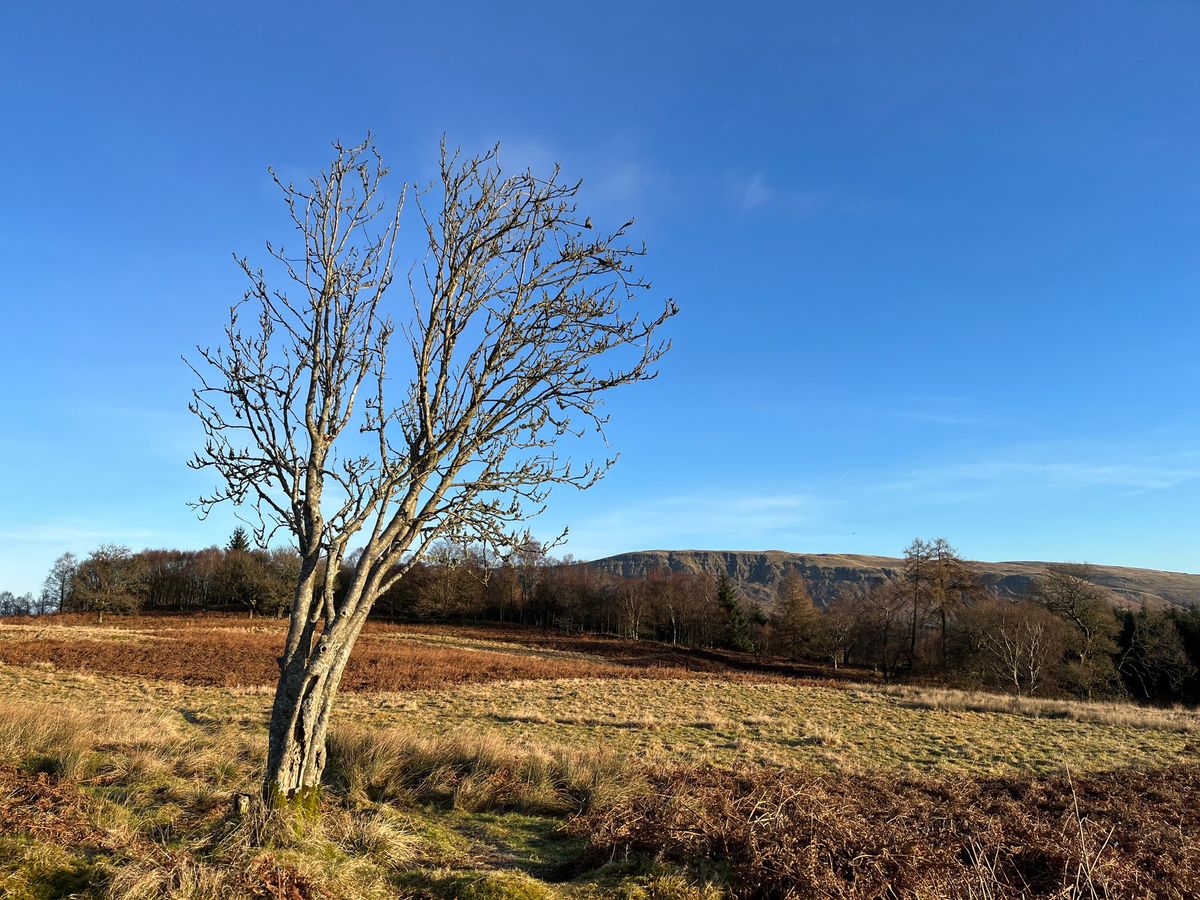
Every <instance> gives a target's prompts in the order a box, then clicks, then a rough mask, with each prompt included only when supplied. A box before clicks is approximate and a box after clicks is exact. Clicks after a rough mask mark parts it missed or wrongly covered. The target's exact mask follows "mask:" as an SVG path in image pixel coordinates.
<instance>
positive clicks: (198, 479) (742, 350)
mask: <svg viewBox="0 0 1200 900" xmlns="http://www.w3.org/2000/svg"><path fill="white" fill-rule="evenodd" d="M434 6H435V5H434V4H400V3H355V2H348V3H344V4H337V5H333V4H323V5H309V4H303V3H291V4H274V5H273V4H268V3H261V4H260V3H253V4H246V3H241V4H224V3H203V4H201V3H196V4H187V5H183V4H168V3H144V4H130V3H113V4H105V5H104V8H103V10H101V9H100V5H98V4H84V3H79V4H74V5H72V4H57V5H55V4H45V3H10V4H5V5H4V8H3V11H0V113H2V114H3V122H4V126H5V127H4V138H5V139H4V140H3V141H2V142H0V171H3V172H4V173H5V176H6V177H5V179H4V182H5V184H4V202H3V203H0V266H2V268H3V272H4V279H3V282H2V283H0V304H2V307H3V311H4V322H5V332H6V335H7V338H8V339H7V341H6V342H5V343H6V348H5V352H4V353H3V354H0V377H2V378H3V384H4V386H5V390H4V393H3V400H2V401H0V403H2V404H3V405H2V406H0V410H2V413H3V420H2V421H3V430H2V432H0V471H3V473H4V474H3V495H2V498H0V537H2V538H3V540H2V541H0V588H7V589H11V590H15V591H18V592H23V591H26V590H35V589H36V588H37V587H38V585H40V583H41V580H42V577H43V576H44V574H45V571H46V570H47V569H48V567H49V565H50V563H51V561H52V560H53V559H54V558H55V557H56V556H58V555H59V554H60V553H62V552H64V551H66V550H72V551H74V552H76V553H80V554H84V553H86V552H87V551H88V550H90V549H91V548H93V547H94V546H95V545H96V544H98V543H100V542H117V543H123V544H127V545H129V546H131V547H133V548H135V549H136V548H140V547H145V546H180V547H199V546H206V545H209V544H213V543H221V542H223V541H224V540H225V539H226V537H227V535H228V532H229V531H230V529H231V528H232V527H233V525H234V524H235V520H234V518H233V515H232V512H231V511H227V512H225V513H220V514H215V515H214V516H213V517H212V518H211V519H210V520H209V521H207V522H200V521H198V520H197V519H196V517H195V515H194V514H193V513H192V512H191V511H190V510H189V509H188V507H187V505H186V504H187V501H188V500H189V499H192V498H194V497H195V496H197V495H198V494H199V493H201V492H202V491H203V490H204V489H205V488H206V486H207V484H208V481H207V477H208V476H205V475H201V474H197V473H194V472H191V471H190V470H188V469H187V468H186V466H185V460H186V459H187V457H188V456H189V454H190V452H191V451H192V450H193V449H194V448H195V447H197V446H198V445H199V440H200V439H199V432H198V428H197V426H196V425H195V423H194V422H193V421H191V419H190V417H189V414H188V413H187V410H186V403H187V398H188V391H189V389H190V387H191V375H190V373H189V372H188V371H187V369H186V368H185V367H184V365H183V363H182V362H181V360H180V356H181V355H182V354H185V353H187V352H188V351H189V350H190V349H191V348H192V347H193V346H194V345H195V344H197V343H211V342H215V341H216V340H217V339H218V338H219V335H220V327H221V323H222V318H223V316H224V315H225V312H226V310H227V309H228V306H229V304H230V303H232V302H233V301H235V300H236V299H237V298H238V297H239V296H240V292H241V290H242V285H241V281H240V278H239V274H238V272H237V270H236V269H235V267H234V265H233V263H232V260H231V253H232V252H233V251H235V250H236V251H238V252H239V253H247V254H250V255H251V256H252V257H254V256H255V255H256V254H258V255H259V256H261V254H262V249H261V248H262V243H263V241H264V240H265V239H268V238H278V237H280V236H283V235H286V228H285V218H284V211H283V209H282V207H281V205H280V203H279V201H278V199H277V197H276V195H275V194H274V193H273V189H272V188H271V186H270V183H269V181H268V179H267V176H266V171H265V169H266V166H267V165H268V164H271V165H274V166H275V167H276V168H277V169H279V170H280V171H281V172H283V173H284V174H285V176H292V177H303V176H306V175H308V174H310V173H312V172H314V171H316V170H317V169H318V168H319V167H320V166H321V165H322V164H323V163H325V162H326V159H327V156H328V148H329V143H330V141H331V140H333V139H334V138H338V137H340V138H343V139H345V140H354V139H356V138H359V137H360V136H361V135H362V134H363V133H364V132H365V131H366V130H367V129H371V130H372V131H373V132H374V133H375V135H376V138H377V141H378V143H379V146H380V147H381V149H382V150H383V152H384V153H385V155H386V157H387V159H388V161H389V163H390V164H391V165H392V167H393V169H394V170H395V172H396V173H397V176H398V177H399V178H409V179H424V178H428V177H429V176H430V174H431V173H432V168H431V163H432V160H433V158H434V153H435V149H436V142H437V139H438V137H439V135H440V134H441V133H442V132H445V133H446V134H447V135H448V137H449V139H450V140H451V141H452V142H454V143H458V144H461V145H463V146H464V147H465V148H467V149H470V150H478V149H482V148H483V147H485V146H486V145H488V144H490V143H491V142H493V141H496V140H499V141H502V142H503V144H504V150H503V153H504V158H505V159H506V160H509V161H511V162H513V163H515V164H520V165H525V164H532V165H534V166H538V167H541V166H544V165H547V164H548V163H549V162H550V161H553V160H556V159H557V160H560V161H561V162H562V163H563V165H564V167H565V170H566V172H567V173H568V174H570V175H574V176H578V177H581V178H583V179H584V180H585V191H586V194H585V198H586V199H585V201H584V206H585V207H586V208H587V209H589V210H594V211H595V213H596V215H598V216H601V217H615V216H618V215H634V216H636V217H637V231H638V234H639V235H641V236H644V237H645V239H646V240H647V242H648V243H649V247H650V255H649V257H648V258H647V260H646V266H645V268H644V271H645V272H646V273H647V274H648V275H649V276H650V277H651V278H652V279H653V281H654V284H655V290H656V292H657V293H658V294H659V295H661V296H666V295H671V296H674V297H675V298H676V299H677V300H678V302H679V304H680V306H681V308H682V312H681V314H680V315H679V316H678V317H677V318H676V319H675V320H674V321H673V322H672V323H671V328H670V331H671V335H670V336H671V337H672V338H673V340H674V343H675V348H674V350H673V352H672V353H671V355H670V356H669V357H668V359H667V360H666V361H665V362H664V365H663V373H662V377H661V378H660V379H659V380H658V381H656V382H654V383H652V384H649V385H642V386H639V387H637V388H634V389H631V390H629V391H627V392H625V393H624V394H620V395H618V396H615V397H613V399H612V401H611V403H610V412H611V413H612V417H613V422H612V427H611V429H610V438H611V441H612V443H613V445H614V447H615V448H616V449H618V450H620V451H621V452H622V459H621V461H620V463H619V464H618V466H617V468H616V469H615V470H614V471H613V472H612V474H611V475H610V476H609V477H608V479H606V481H605V482H603V483H601V485H599V486H598V487H596V488H594V489H593V490H591V491H590V492H587V493H583V494H578V493H575V492H566V493H560V494H558V495H556V496H555V497H554V499H553V500H552V504H551V509H550V511H549V512H548V513H547V514H546V516H545V517H544V521H543V522H542V523H541V524H540V525H539V526H538V528H539V530H540V531H541V532H543V533H545V534H549V533H551V532H553V531H555V530H556V529H557V528H559V527H560V526H561V525H563V524H569V525H570V526H571V529H572V536H571V540H570V543H569V544H568V546H567V547H566V548H565V549H566V550H569V551H571V552H573V553H575V554H576V555H577V556H581V557H592V556H597V555H603V554H608V553H614V552H619V551H623V550H632V549H643V548H650V547H709V548H744V549H761V548H779V549H786V550H795V551H803V552H860V553H880V554H889V555H894V554H897V553H899V552H900V551H901V550H902V548H903V547H904V545H905V544H906V543H907V542H908V541H909V540H910V539H911V538H912V537H914V536H916V535H923V536H934V535H944V536H946V537H948V538H949V539H950V540H951V541H952V542H953V543H955V544H956V545H957V546H958V547H959V548H960V549H961V550H962V551H963V552H964V553H965V554H966V555H968V556H970V557H973V558H977V559H993V560H994V559H1029V558H1041V559H1073V560H1091V561H1095V562H1102V563H1113V564H1128V565H1142V566H1151V567H1161V568H1169V569H1177V570H1188V571H1193V572H1195V571H1200V524H1198V521H1200V520H1198V515H1197V510H1200V391H1198V388H1200V355H1198V354H1197V335H1198V327H1200V305H1198V304H1197V290H1198V288H1200V53H1197V52H1196V51H1197V48H1198V47H1200V4H1196V3H1193V2H1170V0H1141V2H1124V3H1112V2H1096V0H1087V2H1057V3H1053V4H1047V3H1042V2H1028V3H1021V2H1010V0H1005V2H995V3H979V2H973V3H958V2H950V0H947V2H939V3H924V2H909V3H903V4H900V3H892V2H875V3H853V2H851V3H847V2H828V3H786V4H785V3H778V4H766V3H742V4H737V5H736V6H732V7H731V6H729V5H728V4H708V3H699V4H697V3H689V4H686V5H684V4H672V5H668V4H656V3H630V4H625V3H605V4H593V5H590V6H588V7H583V6H578V5H574V4H564V3H555V4H548V3H547V4H540V3H535V4H528V3H527V4H517V3H513V4H491V3H488V4H484V3H479V4H460V5H457V8H456V9H454V10H448V9H446V10H440V11H438V10H435V9H434Z"/></svg>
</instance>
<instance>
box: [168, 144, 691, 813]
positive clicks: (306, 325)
mask: <svg viewBox="0 0 1200 900" xmlns="http://www.w3.org/2000/svg"><path fill="white" fill-rule="evenodd" d="M334 148H335V155H334V158H333V160H332V162H331V163H330V165H329V166H328V168H327V169H325V170H324V171H323V172H322V173H321V174H320V175H319V176H318V177H316V178H314V179H312V180H311V182H310V183H309V184H308V185H306V186H301V187H297V186H295V185H292V184H284V183H283V182H282V181H280V180H279V179H278V177H275V176H274V173H273V172H272V176H273V177H275V181H276V184H277V185H278V186H279V188H280V189H281V190H282V192H283V197H284V200H285V202H286V205H287V208H288V211H289V213H290V215H291V221H292V224H293V225H294V227H295V230H296V233H297V236H298V238H299V241H300V243H301V245H302V246H299V247H297V248H293V249H291V250H287V249H285V248H284V247H276V246H273V245H271V244H268V245H267V249H268V252H269V254H270V256H271V257H272V258H273V260H274V262H273V263H272V265H273V267H275V268H276V270H277V271H278V272H279V273H280V275H281V276H282V278H283V279H284V284H285V285H286V287H284V286H280V285H279V284H277V283H275V282H272V283H268V279H267V275H266V274H265V273H264V272H263V270H261V269H258V268H254V267H252V266H251V265H250V263H249V262H248V261H247V260H245V259H240V260H239V263H240V265H241V268H242V269H243V270H244V272H245V274H246V276H247V277H248V279H249V282H250V286H249V289H248V290H247V292H246V294H245V297H244V298H243V300H242V302H241V303H239V304H237V305H236V306H234V307H233V309H232V310H231V314H230V320H229V323H228V325H227V327H226V329H225V341H224V345H223V346H222V347H220V348H219V349H216V350H211V349H201V350H200V362H199V363H198V364H197V365H196V366H194V367H193V368H194V370H195V371H196V375H197V377H198V378H199V381H200V384H199V386H198V387H197V388H196V390H195V391H194V398H193V402H192V403H191V409H192V411H193V412H194V413H195V414H196V415H197V416H198V417H199V419H200V421H201V423H202V425H203V427H204V429H205V433H206V435H207V438H208V440H207V442H206V444H205V447H204V450H203V451H202V452H200V453H198V454H197V455H196V457H195V458H194V459H193V461H192V465H193V466H194V467H195V468H199V469H206V468H212V469H214V470H215V471H216V473H217V475H218V476H219V477H220V486H219V487H218V488H217V489H216V490H215V491H214V492H213V493H211V494H210V495H208V496H206V497H204V498H203V499H202V500H201V501H200V504H199V508H200V510H201V511H202V513H203V512H206V511H207V510H209V509H210V508H211V507H212V506H213V505H215V504H218V503H221V502H223V501H232V502H233V503H235V504H242V503H245V504H247V505H248V506H249V507H250V508H251V509H253V510H254V511H256V512H257V520H258V522H257V525H256V526H255V532H256V534H255V536H256V538H257V539H258V541H259V543H260V544H263V543H265V542H266V541H268V540H269V539H270V537H271V535H273V534H274V533H275V532H276V531H277V530H279V529H283V530H285V531H287V532H290V533H291V534H292V536H293V537H294V539H295V544H296V548H297V550H298V551H299V554H300V572H299V576H298V578H297V581H296V585H295V591H294V595H293V599H292V605H291V621H290V626H289V629H288V634H287V639H286V643H285V645H284V648H283V652H282V654H281V656H280V659H279V670H280V675H279V682H278V685H277V688H276V693H275V701H274V705H273V707H272V712H271V724H270V737H269V747H268V756H267V768H266V777H265V782H264V794H265V796H266V797H267V798H268V799H269V800H270V801H271V802H272V803H275V804H284V803H289V804H294V805H300V806H309V805H310V804H314V803H315V799H316V789H317V786H318V784H319V780H320V776H321V771H322V769H323V768H324V765H325V734H326V729H327V727H328V724H329V717H330V713H331V710H332V708H333V704H334V698H335V696H336V693H337V687H338V683H339V681H340V679H341V677H342V672H343V670H344V668H345V666H346V663H347V661H348V659H349V657H350V652H351V650H352V648H353V647H354V643H355V641H356V639H357V637H358V635H359V632H360V631H361V629H362V627H363V625H364V623H365V622H366V618H367V614H368V612H369V611H370V609H371V606H372V604H373V603H374V602H375V600H376V599H377V598H378V597H379V596H380V595H381V594H382V593H383V592H385V591H387V590H388V589H389V588H390V587H392V586H393V585H394V584H396V583H397V582H398V581H399V580H400V579H402V578H403V577H404V576H405V574H406V573H407V572H408V571H409V570H410V569H411V568H412V567H413V566H414V565H416V564H417V562H418V561H419V560H420V559H421V557H422V554H423V553H424V552H425V550H426V549H427V548H428V547H429V546H430V545H431V544H432V543H433V542H434V541H435V540H437V539H438V538H441V537H454V538H456V539H458V540H462V539H470V540H473V541H479V542H483V543H487V544H491V545H494V546H503V545H507V544H510V543H511V541H512V535H513V534H514V532H515V524H516V523H518V522H520V521H523V520H525V519H526V518H528V517H529V516H531V515H534V514H536V513H537V512H539V511H540V510H541V509H542V508H543V506H544V503H545V501H546V498H547V496H548V491H549V489H550V488H551V487H552V486H553V485H560V484H566V485H573V486H575V487H578V488H586V487H589V486H591V485H592V484H594V483H595V481H596V480H597V479H598V478H599V477H600V476H601V475H603V473H604V472H605V471H606V470H607V468H608V466H609V465H611V463H612V462H613V460H611V459H602V460H599V461H590V462H587V463H585V464H584V465H582V466H576V465H572V464H571V462H570V461H569V460H564V459H562V458H560V457H559V456H558V455H557V454H556V453H555V449H554V448H555V444H556V442H557V440H558V439H559V438H561V437H563V436H564V435H567V434H582V433H583V432H584V431H585V430H592V429H594V430H596V431H599V432H601V433H602V432H603V426H604V423H605V421H606V417H605V416H604V415H603V414H602V400H603V397H604V395H605V394H606V393H607V392H608V391H609V390H610V389H612V388H616V387H619V386H621V385H626V384H631V383H634V382H639V381H644V380H647V379H649V378H652V377H654V375H655V374H656V373H655V370H654V366H655V364H656V363H657V361H658V360H659V359H660V358H661V357H662V355H663V353H665V352H666V350H667V346H668V345H667V344H666V343H664V342H661V341H659V340H658V339H657V338H656V337H655V331H656V330H657V329H658V327H659V326H660V325H662V324H663V323H664V322H665V321H666V320H667V319H669V318H670V317H671V316H672V315H674V314H675V312H676V307H675V305H674V303H672V302H670V301H667V303H666V304H665V305H664V307H663V308H662V309H661V310H659V311H657V312H655V313H654V314H653V315H651V316H649V317H648V318H645V319H643V318H641V317H639V316H638V315H637V314H634V313H631V312H629V311H627V310H628V305H629V302H630V301H631V300H632V299H633V297H634V295H635V294H636V293H637V292H638V291H639V290H641V289H645V288H648V287H649V285H648V284H647V283H646V282H644V281H643V280H641V279H640V278H639V277H637V276H635V275H634V274H633V263H634V261H635V260H636V259H637V258H638V257H640V256H641V255H643V254H644V252H645V250H644V247H641V246H634V245H631V244H629V243H628V238H627V232H628V230H629V228H630V226H631V225H632V221H630V222H626V223H625V224H623V225H621V226H619V227H618V228H616V229H615V230H612V231H605V232H602V231H600V230H598V229H597V228H595V227H594V226H593V224H592V221H591V219H590V218H584V217H582V216H580V215H579V214H578V212H577V208H576V203H575V200H576V197H577V194H578V191H579V188H580V184H579V182H564V181H563V180H561V178H560V175H559V171H558V169H557V168H555V169H554V170H553V171H552V172H550V173H549V174H548V175H547V176H546V177H544V178H541V177H537V176H535V175H534V174H533V173H532V172H529V171H526V172H521V173H517V174H507V173H505V172H503V171H502V169H501V167H500V164H499V158H498V148H493V149H492V150H490V151H488V152H486V153H483V154H482V155H479V156H473V157H464V156H462V155H461V154H460V153H458V152H451V151H447V149H446V147H445V144H444V142H443V146H442V153H441V158H440V171H439V177H438V179H437V180H436V181H435V183H434V185H432V186H431V187H430V188H428V189H427V190H426V191H423V192H416V193H411V192H405V193H408V194H409V196H412V197H414V198H415V200H416V206H417V212H418V215H419V218H420V222H421V225H422V228H421V232H420V244H421V246H422V247H423V248H424V250H423V256H422V257H421V258H420V259H418V260H417V261H416V262H415V263H414V265H413V267H412V268H411V269H410V270H409V272H408V278H407V287H408V294H409V300H410V310H409V312H408V314H406V315H404V316H402V317H401V319H400V320H399V321H397V320H396V319H393V318H392V316H391V314H390V313H389V311H388V308H387V307H386V306H385V305H384V300H385V296H389V295H388V291H389V288H390V287H391V286H392V284H393V275H394V269H395V261H396V256H397V251H396V248H397V237H398V230H399V223H400V213H401V209H402V207H403V205H404V196H405V193H402V194H401V195H400V199H399V200H398V201H396V202H392V203H389V202H387V201H385V200H384V199H383V196H384V195H383V182H384V180H385V177H386V175H387V169H386V168H385V166H384V165H383V163H382V160H381V159H380V157H379V155H378V153H377V152H376V150H375V147H374V145H373V144H372V143H371V141H370V138H369V137H368V139H367V141H366V142H364V143H363V144H360V145H358V146H356V147H345V146H343V145H341V144H335V145H334ZM398 363H399V364H398ZM352 538H356V540H357V541H358V542H359V543H358V544H357V546H359V547H361V553H360V554H358V555H357V558H356V560H355V561H354V562H353V563H352V564H349V563H348V564H347V568H346V569H345V570H344V571H343V562H345V561H347V556H348V553H347V550H348V546H349V542H350V541H351V539H352ZM339 572H342V575H343V578H344V579H345V582H344V585H343V589H342V590H339V591H335V581H336V579H337V578H338V574H339Z"/></svg>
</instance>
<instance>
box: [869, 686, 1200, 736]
mask: <svg viewBox="0 0 1200 900" xmlns="http://www.w3.org/2000/svg"><path fill="white" fill-rule="evenodd" d="M876 690H878V691H880V692H881V693H884V694H887V695H890V696H893V697H896V698H898V699H899V700H900V702H901V703H902V704H903V705H906V706H909V707H911V708H914V709H935V710H949V711H964V712H998V713H1007V714H1010V715H1017V716H1027V717H1029V718H1034V719H1071V720H1073V721H1076V722H1090V723H1095V724H1099V725H1113V726H1116V727H1118V728H1146V729H1151V730H1155V731H1172V732H1176V733H1179V734H1197V733H1200V713H1197V711H1196V710H1195V709H1192V708H1188V707H1185V706H1172V707H1158V706H1146V705H1143V704H1138V703H1132V702H1122V701H1116V700H1112V701H1090V700H1086V701H1085V700H1053V699H1047V698H1042V697H1018V696H1015V695H1012V694H992V693H987V692H984V691H963V690H959V689H956V688H934V687H914V686H910V685H893V686H888V687H879V688H876Z"/></svg>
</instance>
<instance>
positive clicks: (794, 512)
mask: <svg viewBox="0 0 1200 900" xmlns="http://www.w3.org/2000/svg"><path fill="white" fill-rule="evenodd" d="M827 505H828V501H826V500H823V499H819V498H817V497H816V496H815V495H812V494H807V493H782V494H728V493H723V494H722V493H711V494H697V495H680V496H669V497H659V498H648V499H646V500H644V501H642V502H639V503H636V504H631V505H625V506H621V507H617V508H615V509H611V510H609V511H608V512H606V513H605V514H604V515H601V516H596V517H593V518H589V519H584V520H582V521H578V522H574V523H572V525H571V546H572V547H575V548H579V551H578V552H580V553H584V552H585V551H586V553H587V555H593V554H606V553H613V552H619V551H623V550H629V549H632V548H641V549H657V548H674V547H677V546H679V545H680V543H681V542H684V543H686V542H688V541H695V540H699V541H700V542H701V543H705V544H707V543H710V542H711V540H712V536H713V535H714V534H720V535H723V536H725V537H724V539H725V540H726V542H728V543H729V544H730V545H731V546H732V545H734V544H739V545H749V544H754V545H762V546H766V545H767V544H769V543H770V542H771V540H772V539H775V540H779V539H782V538H784V537H786V536H788V535H789V534H791V533H794V532H795V531H797V530H801V529H805V528H807V527H809V526H811V525H813V524H814V523H817V522H819V521H821V519H822V518H823V516H822V510H823V509H824V508H825V507H826V506H827ZM764 542H765V543H764Z"/></svg>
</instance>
